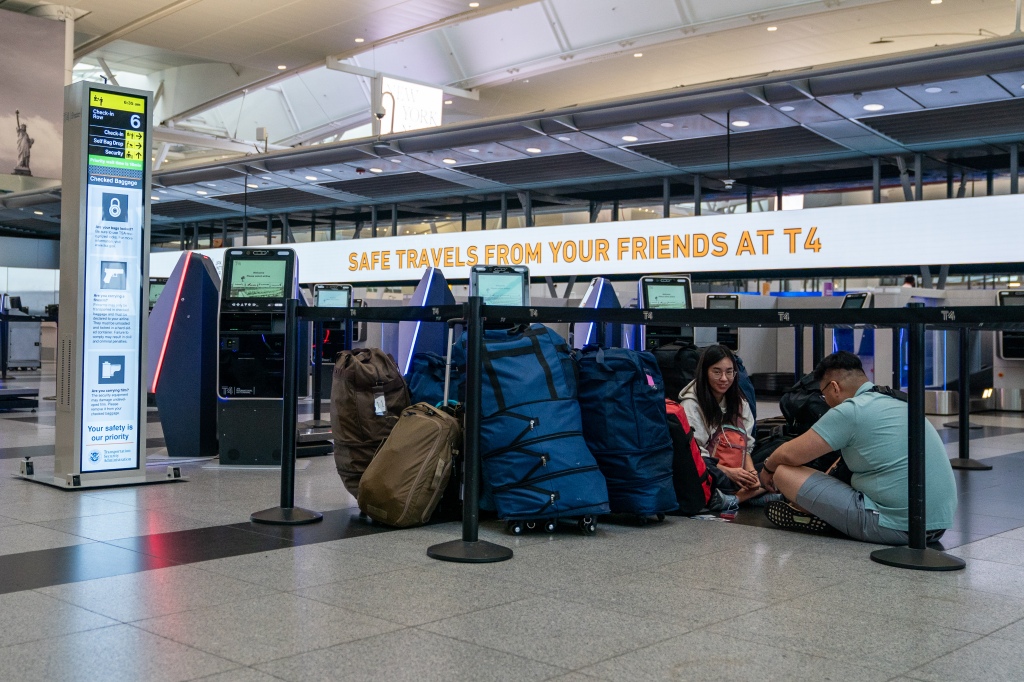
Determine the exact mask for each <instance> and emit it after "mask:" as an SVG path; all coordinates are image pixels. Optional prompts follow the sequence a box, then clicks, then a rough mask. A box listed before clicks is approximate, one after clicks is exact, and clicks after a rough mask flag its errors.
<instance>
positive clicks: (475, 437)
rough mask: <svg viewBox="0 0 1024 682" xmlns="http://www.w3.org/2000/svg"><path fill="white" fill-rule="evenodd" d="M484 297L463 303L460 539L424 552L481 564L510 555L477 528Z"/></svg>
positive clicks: (509, 557) (478, 517) (506, 557)
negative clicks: (463, 353) (464, 313)
mask: <svg viewBox="0 0 1024 682" xmlns="http://www.w3.org/2000/svg"><path fill="white" fill-rule="evenodd" d="M482 305H483V299H482V298H480V297H479V296H471V297H470V299H469V303H468V304H466V315H465V318H466V332H467V342H468V346H469V347H468V348H467V353H466V410H465V415H466V424H465V428H464V429H463V455H464V459H463V466H464V471H465V480H464V481H463V491H464V493H463V499H462V539H461V540H452V541H450V542H443V543H441V544H438V545H433V546H431V547H428V548H427V556H429V557H431V558H433V559H439V560H441V561H455V562H459V563H472V564H484V563H493V562H496V561H505V560H507V559H511V558H512V550H511V549H509V548H508V547H502V546H501V545H496V544H494V543H492V542H486V541H484V540H480V539H479V532H480V421H481V416H482V415H481V404H480V394H481V388H482V380H483V375H482V373H483V349H484V320H483V314H482V310H481V308H482Z"/></svg>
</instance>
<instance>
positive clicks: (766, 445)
mask: <svg viewBox="0 0 1024 682" xmlns="http://www.w3.org/2000/svg"><path fill="white" fill-rule="evenodd" d="M793 438H794V437H793V436H789V435H786V434H784V433H782V434H775V435H772V436H768V437H767V438H764V439H760V440H758V441H757V442H755V443H754V450H753V452H751V453H750V459H752V460H753V461H754V468H755V469H756V470H757V471H758V472H760V471H761V470H762V469H764V463H765V460H767V459H768V458H769V457H771V456H772V453H773V452H775V451H776V450H778V449H779V446H780V445H782V444H783V443H788V442H789V441H791V440H793ZM840 459H841V454H840V452H839V451H838V450H833V451H832V452H826V453H825V454H824V455H822V456H821V457H818V458H817V459H813V460H811V461H810V462H808V463H807V464H805V465H804V466H806V467H810V468H811V469H815V470H816V471H823V472H829V471H830V470H831V469H832V468H833V467H834V466H835V464H836V461H837V460H840ZM843 469H844V470H845V471H847V472H849V469H847V468H846V465H845V464H844V465H843ZM849 475H852V474H849ZM844 482H846V483H849V482H850V479H849V478H848V477H847V478H846V479H845V481H844Z"/></svg>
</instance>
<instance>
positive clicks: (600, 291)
mask: <svg viewBox="0 0 1024 682" xmlns="http://www.w3.org/2000/svg"><path fill="white" fill-rule="evenodd" d="M580 307H581V308H621V307H622V306H621V305H619V297H618V296H616V295H615V289H614V288H613V287H612V283H611V282H610V281H608V279H607V278H605V277H595V278H594V279H592V280H591V281H590V286H589V287H587V292H586V293H585V294H584V295H583V300H582V301H580ZM571 336H572V340H571V341H572V346H573V348H583V347H584V346H586V345H588V344H591V343H599V344H601V345H603V346H611V347H612V348H618V347H619V346H621V345H622V325H621V324H613V323H611V322H606V323H603V324H602V323H598V322H583V323H581V324H577V325H575V326H574V327H572V334H571Z"/></svg>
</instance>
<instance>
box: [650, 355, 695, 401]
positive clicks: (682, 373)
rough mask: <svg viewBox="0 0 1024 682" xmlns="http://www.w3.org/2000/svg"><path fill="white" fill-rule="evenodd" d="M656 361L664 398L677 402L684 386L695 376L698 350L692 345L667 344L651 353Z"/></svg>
mask: <svg viewBox="0 0 1024 682" xmlns="http://www.w3.org/2000/svg"><path fill="white" fill-rule="evenodd" d="M651 353H653V354H654V358H655V359H656V360H657V361H658V369H660V370H661V380H662V381H663V382H665V397H666V398H668V399H669V400H679V394H680V393H682V391H683V388H685V387H686V384H688V383H690V382H691V381H693V378H694V377H695V376H696V375H697V362H698V361H699V360H700V349H699V348H697V346H695V345H693V344H692V343H680V342H676V343H668V344H665V345H664V346H661V347H660V348H655V349H654V350H652V351H651Z"/></svg>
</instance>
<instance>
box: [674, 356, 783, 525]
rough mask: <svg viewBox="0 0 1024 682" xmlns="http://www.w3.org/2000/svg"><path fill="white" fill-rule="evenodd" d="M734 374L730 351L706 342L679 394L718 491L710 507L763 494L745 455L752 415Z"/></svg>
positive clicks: (751, 440)
mask: <svg viewBox="0 0 1024 682" xmlns="http://www.w3.org/2000/svg"><path fill="white" fill-rule="evenodd" d="M736 374H737V370H736V359H735V356H734V355H733V353H732V351H731V350H729V349H728V348H726V347H725V346H718V345H715V346H708V347H707V348H705V349H704V352H703V353H701V356H700V360H699V361H698V362H697V371H696V375H695V378H694V380H693V381H691V382H690V383H689V384H687V385H686V386H685V387H684V388H683V390H682V392H681V393H680V394H679V403H680V404H681V405H682V406H683V410H684V411H685V412H686V418H687V419H688V420H689V421H690V426H691V427H692V428H693V437H694V440H695V441H696V442H697V446H698V447H699V448H700V454H701V455H702V456H703V457H704V460H705V461H706V462H707V465H708V470H709V471H710V472H711V475H712V478H713V479H714V482H715V487H716V489H717V491H718V492H719V493H721V495H716V496H715V497H714V498H712V508H713V509H717V508H719V507H728V506H735V505H736V504H738V503H742V502H746V501H748V500H752V499H754V498H756V497H758V496H760V495H763V494H764V493H765V492H766V491H765V489H764V488H762V487H761V482H760V480H758V476H757V472H756V471H755V470H754V462H753V460H752V459H751V458H750V453H751V451H752V450H753V449H754V435H753V434H754V416H753V414H751V411H750V406H749V405H748V404H747V401H746V399H745V398H744V397H743V393H742V392H741V391H740V388H739V384H738V383H737V382H736ZM731 497H733V498H734V499H730V498H731Z"/></svg>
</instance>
